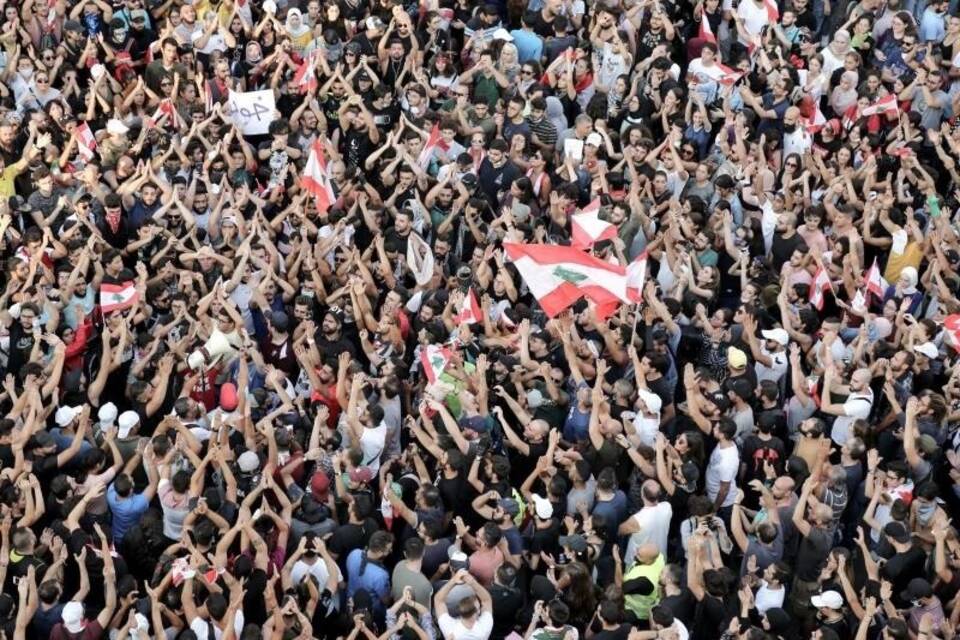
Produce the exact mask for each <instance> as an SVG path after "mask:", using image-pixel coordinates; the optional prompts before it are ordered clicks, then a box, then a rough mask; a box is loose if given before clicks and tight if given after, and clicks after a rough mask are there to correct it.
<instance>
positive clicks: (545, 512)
mask: <svg viewBox="0 0 960 640" xmlns="http://www.w3.org/2000/svg"><path fill="white" fill-rule="evenodd" d="M530 499H531V500H532V501H533V511H534V513H536V514H537V517H538V518H540V519H541V520H549V519H550V518H552V517H553V504H551V503H550V501H549V500H547V499H546V498H544V497H543V496H540V495H537V494H536V493H534V494H532V495H531V496H530Z"/></svg>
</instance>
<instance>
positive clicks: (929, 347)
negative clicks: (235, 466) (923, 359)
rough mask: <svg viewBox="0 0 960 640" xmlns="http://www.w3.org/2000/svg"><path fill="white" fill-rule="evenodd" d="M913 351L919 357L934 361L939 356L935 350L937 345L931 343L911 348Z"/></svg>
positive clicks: (938, 352)
mask: <svg viewBox="0 0 960 640" xmlns="http://www.w3.org/2000/svg"><path fill="white" fill-rule="evenodd" d="M913 350H914V351H916V352H917V353H919V354H920V355H924V356H927V357H928V358H930V359H931V360H935V359H936V358H937V356H939V355H940V351H939V350H938V349H937V345H935V344H933V343H932V342H924V343H923V344H918V345H915V346H914V347H913Z"/></svg>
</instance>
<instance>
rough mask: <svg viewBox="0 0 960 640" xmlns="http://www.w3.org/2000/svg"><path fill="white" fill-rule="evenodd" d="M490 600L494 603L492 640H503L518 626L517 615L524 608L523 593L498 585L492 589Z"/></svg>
mask: <svg viewBox="0 0 960 640" xmlns="http://www.w3.org/2000/svg"><path fill="white" fill-rule="evenodd" d="M490 599H491V600H492V601H493V631H492V632H491V633H490V638H491V639H492V640H502V639H503V638H505V637H506V636H508V635H510V632H512V631H514V630H515V628H516V626H517V613H519V612H520V609H522V608H523V593H522V592H521V591H520V590H519V589H511V588H509V587H504V586H501V585H498V584H494V585H492V586H491V587H490Z"/></svg>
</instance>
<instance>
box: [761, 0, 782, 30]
mask: <svg viewBox="0 0 960 640" xmlns="http://www.w3.org/2000/svg"><path fill="white" fill-rule="evenodd" d="M763 6H764V8H766V10H767V19H768V20H769V21H770V24H774V23H776V22H779V21H780V8H779V7H777V3H776V2H774V0H763Z"/></svg>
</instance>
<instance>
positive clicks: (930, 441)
mask: <svg viewBox="0 0 960 640" xmlns="http://www.w3.org/2000/svg"><path fill="white" fill-rule="evenodd" d="M917 447H918V448H919V449H920V450H921V451H923V453H924V454H925V455H928V456H931V455H933V454H934V453H936V452H937V449H939V448H940V447H939V445H937V441H936V440H935V439H934V437H933V436H931V435H930V434H929V433H924V434H922V435H921V436H920V437H919V438H917Z"/></svg>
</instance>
